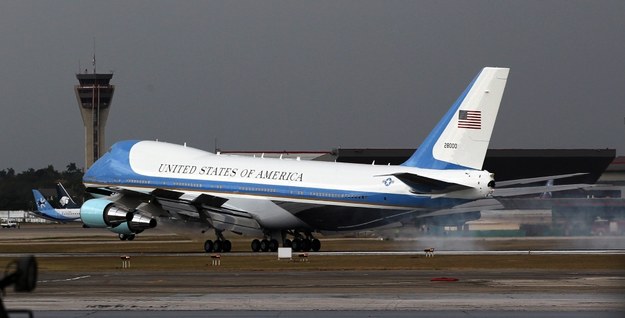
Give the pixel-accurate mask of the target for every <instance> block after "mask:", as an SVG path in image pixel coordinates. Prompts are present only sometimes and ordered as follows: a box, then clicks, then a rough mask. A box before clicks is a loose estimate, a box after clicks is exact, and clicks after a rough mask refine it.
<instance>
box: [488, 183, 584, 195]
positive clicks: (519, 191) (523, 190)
mask: <svg viewBox="0 0 625 318" xmlns="http://www.w3.org/2000/svg"><path fill="white" fill-rule="evenodd" d="M592 186H593V185H592V184H564V185H557V186H539V187H519V188H504V189H499V188H497V189H495V191H493V197H495V198H499V197H513V196H518V195H528V194H540V193H545V192H558V191H566V190H575V189H583V188H588V187H592Z"/></svg>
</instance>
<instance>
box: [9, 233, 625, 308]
mask: <svg viewBox="0 0 625 318" xmlns="http://www.w3.org/2000/svg"><path fill="white" fill-rule="evenodd" d="M65 229H66V228H64V227H58V228H57V227H55V228H52V229H47V228H44V229H43V230H41V229H39V230H29V231H22V230H20V231H14V232H3V233H2V234H0V241H3V242H11V241H12V237H14V236H13V235H15V236H19V240H24V239H28V237H30V236H29V235H30V234H32V233H37V235H35V236H33V237H47V238H49V237H55V236H63V235H64V234H63V233H62V232H59V231H63V232H64V231H65ZM11 231H12V230H11ZM18 232H19V233H18ZM42 232H43V233H42ZM75 232H76V231H72V233H71V234H70V235H71V236H72V237H75V236H77V234H76V233H75ZM10 233H13V234H10ZM29 233H30V234H29ZM166 238H167V236H164V237H163V239H166ZM460 240H466V239H460ZM503 240H505V239H503ZM514 240H519V239H518V238H514ZM531 240H532V239H529V240H528V241H531ZM602 240H610V238H603V239H602ZM52 241H53V242H54V240H52ZM616 241H618V242H623V239H622V238H617V240H616ZM454 242H455V241H454ZM67 244H72V242H67ZM145 244H149V243H145ZM529 245H530V246H531V244H529ZM601 245H602V244H601ZM602 246H603V245H602ZM616 248H620V249H623V246H622V244H621V243H619V244H617V246H616ZM0 252H1V247H0ZM467 252H471V253H476V255H479V253H481V252H475V251H467ZM559 252H563V253H565V252H566V251H559ZM606 252H609V251H605V250H595V251H594V253H599V254H601V253H606ZM582 253H586V252H585V251H582ZM617 253H620V252H618V251H617ZM0 255H2V254H0ZM7 255H8V254H5V255H4V256H7ZM67 255H70V256H71V255H72V253H69V254H67ZM67 255H65V256H67ZM79 255H82V254H80V253H76V254H74V256H79ZM191 255H193V254H191ZM9 257H10V256H9ZM184 258H185V256H184V255H180V262H184ZM77 261H80V257H77ZM434 278H454V279H457V281H432V279H434ZM3 300H4V303H5V306H6V307H7V308H8V309H21V308H28V309H31V310H33V311H34V312H35V317H144V316H151V317H172V316H175V317H234V316H236V317H285V316H288V317H292V316H297V317H313V315H314V317H319V315H322V316H324V317H356V316H358V317H362V316H369V317H408V316H411V317H412V316H414V315H416V314H418V315H419V316H426V317H466V316H481V317H501V316H507V317H525V316H529V315H532V316H541V317H587V316H593V317H625V301H624V300H625V268H623V269H622V270H580V271H570V270H569V271H567V270H529V269H525V270H510V269H501V270H470V271H466V270H462V271H461V270H436V269H434V270H349V271H348V270H327V271H262V270H258V271H210V270H202V271H173V272H172V271H141V270H138V269H135V268H133V269H131V270H124V269H121V268H119V269H116V270H110V271H104V272H102V271H100V272H98V271H90V270H89V268H84V270H80V271H77V272H54V271H48V272H41V273H40V275H39V277H38V284H37V289H36V290H35V291H34V292H32V293H16V292H14V291H12V289H7V293H6V295H5V296H4V297H3ZM12 317H13V315H12ZM15 317H22V316H21V315H16V316H15Z"/></svg>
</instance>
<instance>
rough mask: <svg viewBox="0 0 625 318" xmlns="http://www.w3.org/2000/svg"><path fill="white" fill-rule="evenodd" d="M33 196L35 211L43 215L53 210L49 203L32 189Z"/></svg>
mask: <svg viewBox="0 0 625 318" xmlns="http://www.w3.org/2000/svg"><path fill="white" fill-rule="evenodd" d="M33 195H34V196H35V204H36V205H37V210H38V211H39V212H41V213H45V212H48V211H53V210H54V208H53V207H52V205H50V202H48V200H46V198H45V197H44V196H43V194H41V192H39V190H35V189H33Z"/></svg>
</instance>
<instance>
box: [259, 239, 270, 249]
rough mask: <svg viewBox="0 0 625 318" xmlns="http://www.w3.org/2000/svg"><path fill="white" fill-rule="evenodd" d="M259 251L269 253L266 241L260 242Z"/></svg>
mask: <svg viewBox="0 0 625 318" xmlns="http://www.w3.org/2000/svg"><path fill="white" fill-rule="evenodd" d="M260 250H261V251H263V252H268V251H269V241H268V240H266V239H265V240H262V241H260Z"/></svg>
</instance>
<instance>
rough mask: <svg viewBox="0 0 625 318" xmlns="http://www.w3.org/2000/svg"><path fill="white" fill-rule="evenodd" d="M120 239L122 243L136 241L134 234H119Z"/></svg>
mask: <svg viewBox="0 0 625 318" xmlns="http://www.w3.org/2000/svg"><path fill="white" fill-rule="evenodd" d="M119 239H120V240H122V241H132V240H134V239H135V235H134V234H119Z"/></svg>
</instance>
